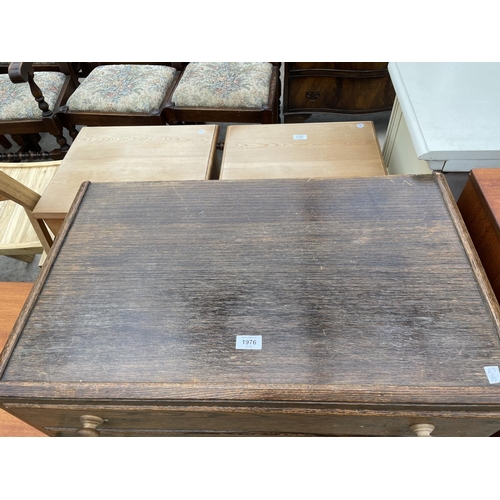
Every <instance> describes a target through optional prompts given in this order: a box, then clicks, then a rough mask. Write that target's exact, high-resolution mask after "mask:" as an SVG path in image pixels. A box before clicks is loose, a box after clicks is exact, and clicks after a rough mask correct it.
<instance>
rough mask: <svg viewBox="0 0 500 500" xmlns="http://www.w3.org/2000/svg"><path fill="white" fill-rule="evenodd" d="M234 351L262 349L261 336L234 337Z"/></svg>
mask: <svg viewBox="0 0 500 500" xmlns="http://www.w3.org/2000/svg"><path fill="white" fill-rule="evenodd" d="M236 349H262V335H236Z"/></svg>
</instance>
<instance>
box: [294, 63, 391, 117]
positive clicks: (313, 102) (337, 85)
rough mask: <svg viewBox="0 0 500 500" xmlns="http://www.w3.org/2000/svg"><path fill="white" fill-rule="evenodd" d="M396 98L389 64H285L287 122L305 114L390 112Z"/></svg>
mask: <svg viewBox="0 0 500 500" xmlns="http://www.w3.org/2000/svg"><path fill="white" fill-rule="evenodd" d="M395 96H396V94H395V91H394V88H393V86H392V83H391V79H390V77H389V72H388V70H387V63H363V62H357V63H352V62H345V63H338V62H334V63H331V62H330V63H328V62H307V63H303V62H300V63H297V62H295V63H293V62H292V63H285V85H284V113H285V120H288V119H293V113H301V112H333V113H367V112H376V111H384V110H389V109H391V107H392V104H393V102H394V98H395Z"/></svg>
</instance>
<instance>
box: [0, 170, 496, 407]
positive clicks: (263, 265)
mask: <svg viewBox="0 0 500 500" xmlns="http://www.w3.org/2000/svg"><path fill="white" fill-rule="evenodd" d="M117 229H119V230H117ZM151 235H155V237H156V243H155V244H152V245H148V246H146V247H145V246H144V245H143V241H144V240H145V239H151ZM139 253H140V254H141V259H136V257H135V256H136V255H138V254H139ZM130 256H134V257H133V262H131V264H130V266H128V272H127V273H123V265H124V262H127V259H128V258H131V257H130ZM55 303H57V306H58V307H57V311H56V309H55V307H54V304H55ZM496 306H497V307H498V304H496ZM243 334H261V335H263V349H262V350H261V351H239V350H235V345H234V343H235V338H236V335H243ZM498 364H500V344H499V337H498V332H497V329H496V326H495V324H494V323H493V322H492V320H491V317H490V310H489V308H488V307H487V305H486V303H485V299H484V296H483V294H482V293H481V292H480V289H479V288H478V280H477V279H476V276H475V275H474V273H473V271H472V270H471V266H470V263H469V260H468V258H467V255H466V252H465V251H464V247H463V244H462V243H461V241H460V240H459V238H458V236H457V230H456V228H455V226H454V225H453V224H452V223H451V221H450V217H449V213H448V208H447V207H446V204H445V203H444V201H443V198H442V195H441V192H440V190H439V188H438V187H437V186H436V184H435V182H434V180H433V179H432V177H427V176H422V177H392V176H388V177H379V178H372V179H327V180H315V179H311V180H279V181H247V182H243V181H242V182H237V181H234V182H229V181H228V182H225V181H221V182H218V183H208V184H206V183H197V182H183V183H181V182H179V183H165V184H164V183H160V184H156V183H155V184H148V183H146V184H107V185H99V184H93V185H91V186H90V188H89V190H88V192H87V194H86V196H85V198H84V200H83V203H82V205H81V207H80V210H79V212H78V214H77V216H76V219H75V221H74V223H73V226H72V228H71V230H70V231H69V233H68V235H67V237H66V240H65V242H64V245H63V246H62V248H61V251H60V252H59V255H58V256H57V258H56V260H55V262H54V265H53V268H52V270H51V271H50V273H48V275H47V279H46V281H45V284H44V286H43V289H42V290H41V292H40V294H39V297H38V300H37V302H36V304H35V307H34V309H33V312H32V313H31V316H30V318H29V320H28V323H27V325H26V327H25V328H24V331H23V332H22V335H21V336H20V338H19V341H18V343H17V346H16V348H15V350H14V352H13V354H12V356H11V359H10V362H9V363H8V365H7V369H6V370H5V373H4V374H3V377H2V381H10V382H16V381H17V382H20V381H29V382H33V383H42V384H47V383H48V384H49V385H50V384H51V383H57V382H68V383H75V384H78V383H80V381H81V382H84V383H87V384H88V383H99V382H106V383H113V382H114V383H117V384H119V383H137V382H140V383H144V384H146V385H147V384H173V385H175V384H181V387H180V389H179V390H182V384H188V385H190V384H191V385H193V386H195V387H198V388H199V389H200V391H198V392H197V393H198V394H202V393H203V387H205V386H206V387H209V386H210V387H212V388H214V387H217V386H219V387H225V388H231V387H237V388H238V391H240V392H243V393H244V392H245V387H249V388H251V387H252V385H255V386H259V387H261V388H262V389H263V390H265V388H266V387H267V388H268V398H269V399H270V400H273V399H274V398H275V396H274V395H273V391H272V390H271V389H272V387H273V386H274V385H280V384H282V385H286V388H287V391H288V392H289V394H290V395H292V396H293V397H294V398H299V399H300V398H306V400H307V399H308V397H309V398H310V397H311V396H307V395H305V394H303V395H300V394H302V393H301V391H300V389H301V388H302V387H304V386H308V387H314V386H315V385H317V386H318V387H321V388H323V389H324V388H328V386H335V387H339V386H340V387H343V388H345V390H346V392H347V391H348V390H349V388H353V389H356V390H358V391H359V392H363V391H364V390H365V391H368V392H370V391H371V392H377V391H380V392H381V393H382V394H383V395H382V394H381V399H380V400H387V399H390V391H392V388H396V392H397V388H398V387H400V388H401V390H403V388H404V390H406V391H408V394H409V397H413V398H414V399H415V400H418V401H420V402H424V401H426V398H427V397H429V398H431V396H430V395H431V394H433V396H432V398H438V394H439V390H438V389H436V388H443V391H444V392H446V390H447V389H448V388H449V389H450V392H452V393H454V394H455V396H454V397H456V398H458V399H457V401H456V402H460V396H459V394H460V388H461V387H464V388H465V387H466V388H467V390H465V389H464V391H463V392H464V400H465V399H467V394H466V393H467V391H468V390H469V388H470V389H471V392H470V393H471V394H473V393H474V391H473V390H472V389H478V393H484V395H485V397H486V400H489V401H490V403H491V402H500V399H498V398H500V392H498V390H499V387H497V386H490V385H489V383H488V380H487V378H486V376H485V374H484V366H490V365H498ZM295 387H296V388H297V392H296V393H295V394H294V388H295ZM384 387H385V388H387V393H386V394H384V391H385V389H384ZM426 388H429V393H428V394H427V393H426ZM325 390H326V392H328V389H325ZM158 391H160V392H161V387H160V388H158ZM215 391H216V389H215ZM433 391H436V392H433ZM153 392H154V391H153ZM94 394H95V393H94ZM107 396H108V397H111V398H112V397H113V396H112V395H111V394H107ZM121 396H123V394H122V395H121ZM331 397H334V395H332V396H331ZM471 397H472V396H471Z"/></svg>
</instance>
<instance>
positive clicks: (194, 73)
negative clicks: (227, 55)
mask: <svg viewBox="0 0 500 500" xmlns="http://www.w3.org/2000/svg"><path fill="white" fill-rule="evenodd" d="M271 75H272V64H270V63H267V62H194V63H189V64H188V66H187V67H186V69H185V70H184V73H183V75H182V77H181V79H180V81H179V84H178V85H177V88H176V89H175V91H174V94H173V96H172V102H173V103H174V105H175V106H176V107H201V108H262V107H263V106H265V105H266V104H267V102H268V100H269V86H270V81H271Z"/></svg>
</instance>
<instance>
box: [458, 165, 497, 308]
mask: <svg viewBox="0 0 500 500" xmlns="http://www.w3.org/2000/svg"><path fill="white" fill-rule="evenodd" d="M457 204H458V207H459V209H460V212H461V214H462V217H463V219H464V222H465V224H466V225H467V228H468V230H469V233H470V236H471V238H472V241H473V242H474V245H475V248H476V250H477V252H478V254H479V257H480V258H481V262H482V264H483V267H484V269H485V271H486V274H487V276H488V279H489V280H490V283H491V285H492V287H493V290H494V291H495V294H496V297H497V299H498V300H500V172H499V171H498V169H496V168H488V169H473V170H471V172H470V174H469V179H468V181H467V183H466V185H465V188H464V190H463V191H462V194H461V196H460V198H459V200H458V203H457Z"/></svg>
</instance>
